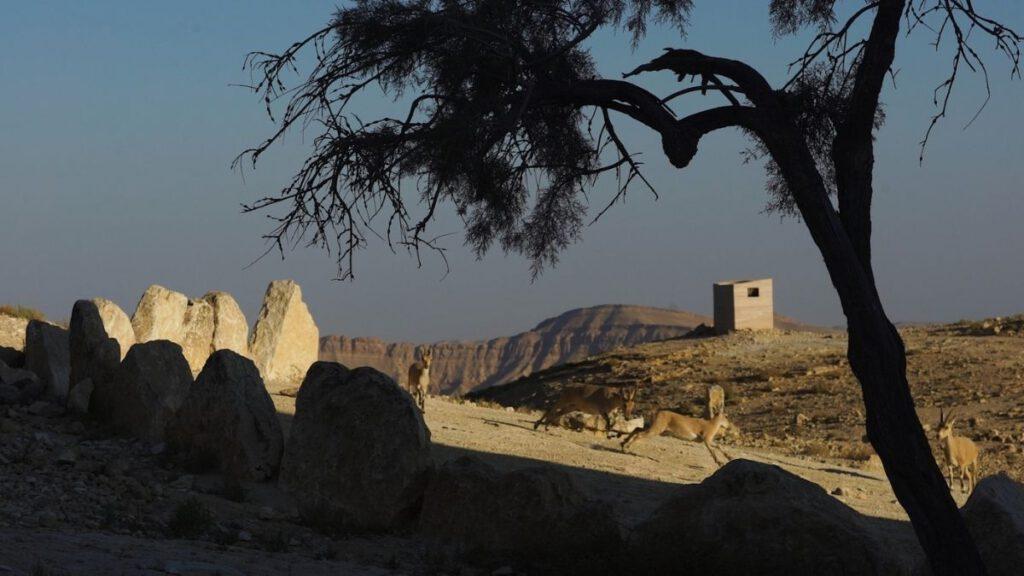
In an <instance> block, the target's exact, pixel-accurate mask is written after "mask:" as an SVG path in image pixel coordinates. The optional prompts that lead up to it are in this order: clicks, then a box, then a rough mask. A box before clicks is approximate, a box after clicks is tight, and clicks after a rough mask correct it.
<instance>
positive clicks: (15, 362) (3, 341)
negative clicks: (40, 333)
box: [0, 314, 28, 367]
mask: <svg viewBox="0 0 1024 576" xmlns="http://www.w3.org/2000/svg"><path fill="white" fill-rule="evenodd" d="M26 328H28V320H26V319H25V318H16V317H14V316H8V315H6V314H0V362H4V363H5V364H7V365H8V366H11V367H18V366H22V365H23V364H24V363H25V329H26Z"/></svg>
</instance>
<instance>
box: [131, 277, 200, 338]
mask: <svg viewBox="0 0 1024 576" xmlns="http://www.w3.org/2000/svg"><path fill="white" fill-rule="evenodd" d="M187 308H188V298H187V297H186V296H185V295H184V294H182V293H180V292H174V291H173V290H168V289H167V288H164V287H163V286H158V285H156V284H154V285H152V286H150V287H149V288H147V289H146V292H145V293H144V294H143V295H142V299H140V300H139V304H138V306H136V308H135V314H134V315H132V328H133V329H134V331H135V340H136V341H137V342H149V341H151V340H169V341H171V342H176V343H179V344H180V343H181V342H182V337H183V333H184V326H183V325H184V322H185V310H186V309H187Z"/></svg>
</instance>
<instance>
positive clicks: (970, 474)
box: [939, 408, 978, 493]
mask: <svg viewBox="0 0 1024 576" xmlns="http://www.w3.org/2000/svg"><path fill="white" fill-rule="evenodd" d="M955 423H956V417H954V416H953V411H952V410H950V411H949V413H948V414H943V413H942V409H941V408H940V409H939V442H941V443H942V452H943V453H944V454H945V455H946V466H948V467H949V487H950V488H952V487H953V467H954V466H955V467H957V468H959V469H960V491H961V492H962V491H963V489H964V476H967V485H968V487H969V492H968V493H970V492H974V485H975V484H976V483H977V481H978V447H977V446H975V445H974V442H972V441H971V439H970V438H964V437H963V436H954V435H953V424H955Z"/></svg>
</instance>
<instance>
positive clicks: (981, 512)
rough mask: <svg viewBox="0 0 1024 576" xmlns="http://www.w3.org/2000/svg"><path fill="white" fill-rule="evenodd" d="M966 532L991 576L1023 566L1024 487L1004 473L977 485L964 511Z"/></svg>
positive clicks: (1019, 571)
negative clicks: (971, 537) (976, 547)
mask: <svg viewBox="0 0 1024 576" xmlns="http://www.w3.org/2000/svg"><path fill="white" fill-rule="evenodd" d="M963 516H964V520H965V521H966V522H967V528H968V529H969V530H970V532H971V536H973V537H974V543H975V544H977V545H978V552H980V553H981V558H982V560H984V561H985V567H986V568H987V569H988V573H989V574H990V575H991V576H1003V575H1005V576H1010V575H1011V574H1020V573H1021V567H1022V566H1024V486H1022V485H1021V484H1019V483H1017V482H1014V481H1013V480H1011V479H1010V477H1009V476H1007V475H1006V473H1005V472H1001V473H999V474H997V475H995V476H989V477H988V478H985V479H983V480H982V481H981V482H978V485H977V486H975V488H974V492H972V493H971V497H970V498H969V499H968V500H967V503H966V504H965V505H964V507H963Z"/></svg>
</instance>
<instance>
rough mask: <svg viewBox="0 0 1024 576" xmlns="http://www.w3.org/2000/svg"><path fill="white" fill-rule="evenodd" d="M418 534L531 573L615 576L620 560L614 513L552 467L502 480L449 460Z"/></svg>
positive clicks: (480, 466) (430, 490) (475, 558)
mask: <svg viewBox="0 0 1024 576" xmlns="http://www.w3.org/2000/svg"><path fill="white" fill-rule="evenodd" d="M419 529H420V532H422V533H423V534H424V535H426V536H427V537H428V538H432V539H435V540H439V541H440V542H441V543H442V544H445V545H449V546H453V547H454V548H455V549H456V550H457V551H458V552H459V553H460V554H461V555H462V556H463V557H464V558H465V559H467V560H469V561H471V562H473V563H482V564H495V565H502V564H506V563H508V564H512V565H513V566H514V567H515V568H518V569H520V570H523V569H527V571H528V572H529V573H535V572H538V571H539V572H553V573H557V574H570V573H576V574H605V573H615V568H616V567H617V565H618V564H619V563H620V561H621V552H622V541H621V536H620V534H619V528H618V526H617V524H616V523H615V520H614V518H613V516H612V514H611V510H610V508H609V507H608V506H607V505H604V504H601V503H598V502H593V501H590V500H587V499H586V498H585V497H584V496H583V495H582V493H581V492H580V491H579V489H578V488H577V487H576V485H575V484H574V483H573V481H572V478H571V477H570V476H569V475H568V474H567V473H565V472H563V471H560V470H556V469H555V468H553V467H551V466H538V467H532V468H525V469H522V470H516V471H513V472H508V473H504V474H502V473H499V472H498V471H496V470H495V469H494V468H493V467H492V466H490V465H488V464H486V463H484V462H481V461H479V460H476V459H475V458H471V457H463V458H460V459H458V460H455V461H453V462H448V463H446V464H445V465H444V466H442V467H441V468H440V469H439V470H438V471H437V472H436V473H435V474H434V475H433V477H432V478H431V480H430V483H429V485H428V487H427V490H426V493H425V495H424V498H423V509H422V512H421V514H420V520H419ZM672 573H674V572H672Z"/></svg>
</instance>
